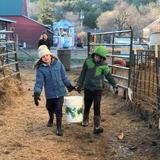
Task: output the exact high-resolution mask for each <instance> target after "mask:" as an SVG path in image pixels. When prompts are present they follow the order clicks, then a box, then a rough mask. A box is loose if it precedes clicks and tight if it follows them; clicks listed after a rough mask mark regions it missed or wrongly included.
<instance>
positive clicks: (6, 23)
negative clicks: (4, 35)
mask: <svg viewBox="0 0 160 160" xmlns="http://www.w3.org/2000/svg"><path fill="white" fill-rule="evenodd" d="M11 23H16V21H13V20H10V19H6V18H2V17H0V31H1V30H10V24H11Z"/></svg>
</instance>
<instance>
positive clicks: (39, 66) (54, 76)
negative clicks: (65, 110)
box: [34, 45, 74, 136]
mask: <svg viewBox="0 0 160 160" xmlns="http://www.w3.org/2000/svg"><path fill="white" fill-rule="evenodd" d="M38 54H39V58H40V59H39V61H38V62H37V63H36V64H35V68H36V82H35V85H34V101H35V105H37V106H38V105H39V100H40V94H41V92H42V88H43V87H44V90H45V97H46V108H47V110H48V114H49V120H48V124H47V126H48V127H52V126H53V119H54V113H55V114H56V125H57V131H56V134H57V135H58V136H62V135H63V132H62V106H63V101H64V96H65V95H66V88H67V89H68V91H69V92H71V91H72V90H73V89H74V87H73V86H72V85H71V83H70V81H69V80H68V78H67V75H66V72H65V68H64V66H63V64H62V63H61V62H60V61H59V60H58V59H57V58H56V57H54V56H53V55H52V53H51V52H50V51H49V49H48V48H47V46H45V45H41V46H40V47H39V48H38Z"/></svg>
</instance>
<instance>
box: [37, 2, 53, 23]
mask: <svg viewBox="0 0 160 160" xmlns="http://www.w3.org/2000/svg"><path fill="white" fill-rule="evenodd" d="M39 6H40V14H39V16H38V21H39V22H41V23H43V24H48V25H50V24H52V23H53V3H52V2H50V1H49V0H40V1H39Z"/></svg>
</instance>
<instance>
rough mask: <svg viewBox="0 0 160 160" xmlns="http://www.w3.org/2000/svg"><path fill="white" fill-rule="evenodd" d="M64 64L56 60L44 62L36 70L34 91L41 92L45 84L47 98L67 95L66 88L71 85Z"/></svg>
mask: <svg viewBox="0 0 160 160" xmlns="http://www.w3.org/2000/svg"><path fill="white" fill-rule="evenodd" d="M70 84H71V83H70V81H69V80H68V78H67V75H66V72H65V69H64V66H63V64H62V63H61V62H60V61H59V60H56V59H55V60H54V61H53V62H52V63H51V64H50V65H47V64H45V63H42V64H41V65H40V66H39V68H38V69H37V71H36V82H35V86H34V92H35V93H38V94H41V92H42V89H43V86H44V90H45V95H46V99H51V98H58V97H61V96H65V94H66V89H65V87H68V86H69V85H70Z"/></svg>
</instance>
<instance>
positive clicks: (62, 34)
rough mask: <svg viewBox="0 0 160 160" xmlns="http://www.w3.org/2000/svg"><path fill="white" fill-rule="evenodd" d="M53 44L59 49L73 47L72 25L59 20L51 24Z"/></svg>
mask: <svg viewBox="0 0 160 160" xmlns="http://www.w3.org/2000/svg"><path fill="white" fill-rule="evenodd" d="M53 33H54V35H53V43H54V45H55V46H57V47H59V48H68V47H74V37H75V31H74V23H72V22H70V21H68V20H66V19H61V20H60V21H58V22H55V23H53Z"/></svg>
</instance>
